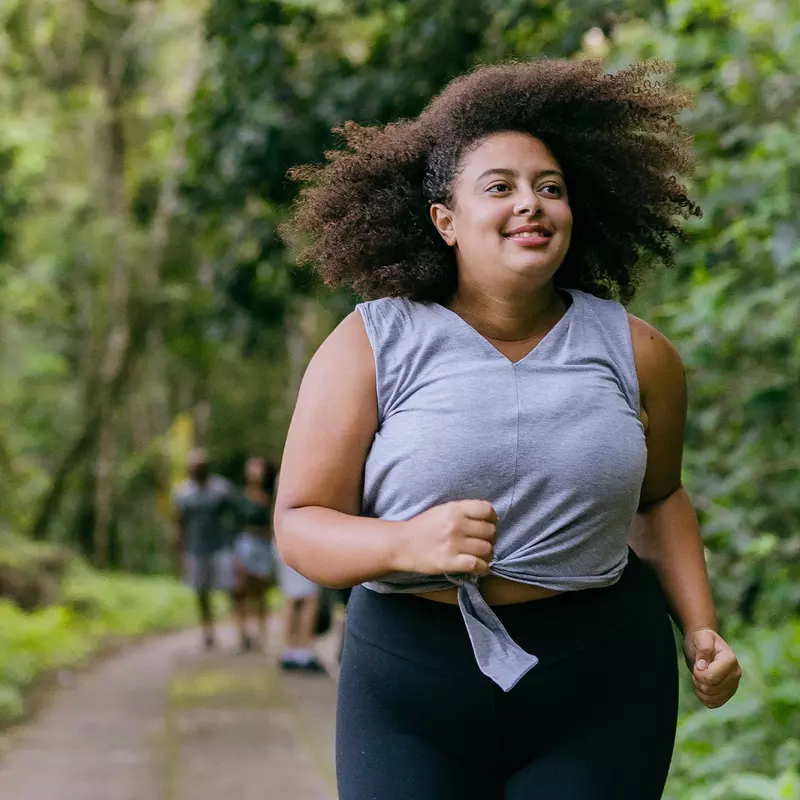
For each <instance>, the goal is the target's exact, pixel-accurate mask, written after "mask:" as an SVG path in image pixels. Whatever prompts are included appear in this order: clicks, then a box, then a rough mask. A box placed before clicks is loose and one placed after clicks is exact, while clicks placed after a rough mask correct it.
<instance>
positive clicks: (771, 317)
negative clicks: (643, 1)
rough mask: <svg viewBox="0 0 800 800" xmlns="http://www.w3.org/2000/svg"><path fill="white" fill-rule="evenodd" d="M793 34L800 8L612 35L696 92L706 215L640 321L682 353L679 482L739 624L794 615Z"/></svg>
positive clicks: (710, 8)
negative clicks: (686, 394)
mask: <svg viewBox="0 0 800 800" xmlns="http://www.w3.org/2000/svg"><path fill="white" fill-rule="evenodd" d="M798 30H800V5H798V4H797V3H780V2H769V0H767V2H764V3H758V4H752V3H749V2H746V0H733V2H730V3H726V4H724V6H723V5H719V4H714V3H708V2H702V3H701V2H694V3H692V2H683V1H681V2H677V1H676V2H670V3H668V4H667V7H666V13H665V14H664V15H663V16H659V17H656V18H654V19H652V20H650V21H649V22H644V21H642V20H639V21H636V22H631V23H629V24H628V25H623V26H620V27H619V28H618V29H617V31H616V33H615V47H614V49H613V50H612V54H613V59H614V60H615V62H623V63H624V62H627V61H630V60H634V59H637V58H641V57H652V56H657V57H663V58H669V59H672V60H674V61H675V63H676V72H677V74H676V79H677V80H678V81H679V82H680V83H681V84H682V85H685V86H687V87H688V88H690V89H691V90H693V91H694V92H695V94H696V99H697V105H696V108H695V109H694V110H693V111H692V112H691V113H690V114H687V117H686V123H687V124H688V125H689V126H690V127H691V129H692V130H694V131H695V132H696V134H697V136H696V152H697V162H698V174H697V180H696V183H695V192H696V194H697V196H698V198H699V200H700V202H701V205H702V206H703V208H704V211H705V217H704V218H703V220H701V221H699V222H697V223H695V225H694V226H693V229H692V231H691V237H690V240H689V242H688V243H687V244H686V245H684V246H682V247H680V248H679V249H678V252H677V256H678V258H677V262H678V266H677V269H676V270H675V272H674V273H673V274H669V275H664V276H661V278H660V280H659V281H658V283H657V284H656V285H654V286H652V287H651V289H650V291H649V292H647V293H646V294H645V296H644V297H643V300H642V302H641V309H642V314H643V315H644V316H645V317H646V318H648V319H650V320H652V321H653V322H655V323H656V324H657V325H659V326H660V327H661V329H662V330H663V331H664V332H665V333H666V334H667V335H668V336H669V337H670V338H672V339H673V341H675V343H676V344H677V346H678V348H679V349H680V351H681V353H682V355H683V358H684V362H685V364H686V368H687V372H688V375H689V381H690V416H689V423H688V430H687V448H686V480H687V484H688V485H689V487H690V489H691V490H692V492H693V496H694V498H695V502H696V505H697V507H698V512H699V515H700V518H701V523H702V528H703V532H704V536H705V540H706V542H707V545H708V548H709V551H710V559H711V567H712V572H713V577H714V586H715V590H716V593H717V596H718V600H719V601H720V602H721V604H722V608H723V611H724V612H726V614H725V615H727V614H730V613H741V614H743V615H744V616H745V617H746V618H747V619H748V620H755V619H759V620H773V619H776V618H782V617H783V615H785V614H786V613H787V612H791V611H792V610H794V611H796V610H797V609H798V608H800V588H799V587H800V571H799V568H800V559H798V556H799V555H800V493H798V491H797V486H798V485H800V407H799V406H798V404H797V390H798V376H800V339H798V336H797V309H798V307H800V227H798V222H797V214H796V209H797V205H798V202H800V95H798V93H797V75H798V72H799V71H800V69H799V67H800V65H798V64H797V61H796V51H795V50H794V49H793V45H791V44H790V40H789V39H788V38H787V35H788V32H789V31H795V32H797V31H798ZM793 56H794V59H793Z"/></svg>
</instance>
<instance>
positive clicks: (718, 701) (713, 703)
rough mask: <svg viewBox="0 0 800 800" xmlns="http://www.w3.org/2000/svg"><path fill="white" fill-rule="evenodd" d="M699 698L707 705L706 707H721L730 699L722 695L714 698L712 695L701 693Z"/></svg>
mask: <svg viewBox="0 0 800 800" xmlns="http://www.w3.org/2000/svg"><path fill="white" fill-rule="evenodd" d="M697 699H698V700H699V701H700V702H701V703H702V704H703V705H704V706H705V707H706V708H711V709H714V708H721V707H722V706H724V705H725V703H727V702H728V700H730V698H729V697H720V698H712V697H703V696H701V695H697Z"/></svg>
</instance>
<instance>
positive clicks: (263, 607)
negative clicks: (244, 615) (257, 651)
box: [253, 579, 267, 648]
mask: <svg viewBox="0 0 800 800" xmlns="http://www.w3.org/2000/svg"><path fill="white" fill-rule="evenodd" d="M254 585H255V589H254V596H253V606H254V609H255V617H256V620H257V623H258V641H259V643H260V647H261V648H265V647H266V645H267V596H266V595H267V584H266V581H262V580H260V579H255V580H254Z"/></svg>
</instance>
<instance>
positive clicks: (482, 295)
mask: <svg viewBox="0 0 800 800" xmlns="http://www.w3.org/2000/svg"><path fill="white" fill-rule="evenodd" d="M450 309H451V310H452V311H454V312H455V313H456V314H458V315H459V316H460V317H461V318H462V319H463V320H464V321H465V322H468V323H469V324H470V325H471V326H472V327H473V328H475V329H476V330H477V331H478V332H479V333H480V334H482V335H483V336H485V337H487V338H489V339H495V340H497V341H502V342H519V341H523V340H525V339H530V338H532V337H535V336H537V335H539V334H541V333H542V332H543V331H547V330H549V329H550V328H551V327H552V326H553V324H554V318H560V317H561V316H562V315H563V314H564V310H565V304H564V300H563V299H562V297H561V295H560V294H559V293H558V290H557V289H556V287H555V286H554V285H553V283H548V284H546V285H544V286H541V287H539V288H537V289H536V290H534V291H532V292H528V293H523V294H514V295H511V294H505V293H503V294H500V293H495V292H489V291H487V290H486V289H484V288H483V287H480V286H477V285H476V284H474V283H469V282H468V281H465V280H461V281H459V286H458V289H457V290H456V293H455V295H454V297H453V301H452V302H451V303H450Z"/></svg>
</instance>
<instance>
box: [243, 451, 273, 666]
mask: <svg viewBox="0 0 800 800" xmlns="http://www.w3.org/2000/svg"><path fill="white" fill-rule="evenodd" d="M244 477H245V489H244V494H243V497H242V499H241V509H240V514H241V517H242V519H243V520H244V523H245V528H244V530H243V531H242V532H241V533H240V534H239V535H238V536H237V537H236V541H235V544H234V548H235V553H236V577H237V581H236V593H235V598H236V621H237V624H238V626H239V637H240V641H241V650H242V652H247V651H249V650H251V649H253V647H257V648H259V649H261V648H263V647H264V646H265V644H266V640H267V602H266V592H267V589H269V587H270V586H271V585H272V584H273V583H274V582H275V565H274V563H273V558H272V544H271V539H272V534H271V528H270V522H271V520H270V517H271V513H272V496H271V490H272V485H273V481H274V477H275V473H274V470H272V469H271V468H270V466H269V465H268V463H267V462H266V461H265V460H264V459H263V458H250V459H249V460H248V461H247V463H246V464H245V469H244ZM267 487H269V488H267ZM250 615H252V616H254V617H255V618H256V621H257V624H258V628H257V630H258V633H257V635H256V636H253V635H252V634H251V633H250V631H249V629H248V616H250Z"/></svg>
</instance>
